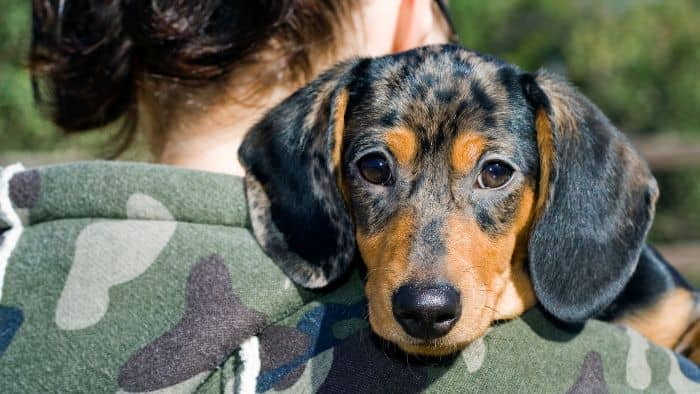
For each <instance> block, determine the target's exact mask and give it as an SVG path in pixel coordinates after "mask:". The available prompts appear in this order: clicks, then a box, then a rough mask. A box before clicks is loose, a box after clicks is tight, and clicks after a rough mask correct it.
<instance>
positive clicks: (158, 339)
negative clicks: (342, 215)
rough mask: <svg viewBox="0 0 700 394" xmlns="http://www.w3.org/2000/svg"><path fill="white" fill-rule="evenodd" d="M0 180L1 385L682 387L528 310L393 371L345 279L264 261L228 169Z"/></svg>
mask: <svg viewBox="0 0 700 394" xmlns="http://www.w3.org/2000/svg"><path fill="white" fill-rule="evenodd" d="M1 179H2V184H1V185H0V208H2V216H0V232H1V233H2V235H0V242H2V243H1V244H0V258H1V260H0V273H1V272H4V276H0V278H2V279H0V281H1V282H0V283H2V284H3V287H2V293H1V295H0V297H1V298H0V392H2V393H38V392H42V393H44V392H87V393H97V392H119V393H136V392H159V393H162V392H174V393H181V392H204V393H218V392H253V391H257V392H268V391H269V392H275V391H279V392H363V393H366V392H377V393H385V392H422V391H427V392H438V393H448V392H484V393H495V392H533V393H534V392H536V393H550V392H551V393H565V392H569V393H593V392H595V393H598V392H606V391H607V392H638V391H648V392H655V393H665V392H681V393H684V392H700V384H698V382H699V381H700V371H699V370H698V369H697V368H696V367H695V366H694V365H693V364H691V363H690V362H689V361H688V360H686V359H685V358H683V357H681V356H679V355H676V354H674V353H672V352H670V351H668V350H665V349H661V348H659V347H657V346H655V345H653V344H650V343H649V342H647V341H646V340H645V339H644V338H642V337H641V336H640V335H639V334H638V333H636V332H635V331H632V330H630V329H627V328H623V327H618V326H613V325H609V324H605V323H602V322H598V321H590V322H588V324H586V325H585V327H583V328H582V329H581V330H580V331H578V332H570V331H565V330H563V329H560V328H558V327H557V326H556V325H554V324H553V323H552V322H550V321H549V320H548V319H547V318H546V317H545V316H544V315H543V313H542V312H540V310H539V309H537V308H535V309H533V310H531V311H529V312H527V313H526V314H525V315H524V316H523V317H522V318H520V319H517V320H513V321H510V322H507V323H503V324H500V325H497V326H495V327H493V328H492V329H491V330H490V331H489V332H488V333H487V334H486V335H485V336H484V337H483V338H481V339H479V340H477V341H475V342H473V343H472V344H471V345H470V346H469V347H468V348H467V349H465V350H464V351H463V352H462V353H460V354H458V355H456V356H455V357H453V358H449V359H446V360H442V362H440V363H432V364H431V363H425V362H419V361H416V360H413V361H410V363H407V360H406V358H405V357H402V356H399V355H396V354H394V353H393V352H391V351H387V350H386V349H385V346H383V345H382V344H380V343H379V342H378V341H377V340H376V339H375V338H374V337H373V336H372V335H371V331H370V329H369V327H368V324H367V321H366V313H367V311H366V302H365V299H364V296H363V291H362V287H363V286H362V278H361V276H360V274H358V273H354V274H352V275H350V276H349V278H348V279H347V280H346V281H345V282H344V283H342V284H340V285H339V286H337V287H335V288H334V289H332V290H327V291H317V292H312V291H308V290H304V289H301V288H298V287H296V286H295V285H294V284H292V283H291V282H290V281H289V279H287V278H286V277H285V276H284V274H283V273H282V271H281V270H280V269H278V268H277V266H276V265H275V264H274V263H273V262H272V261H271V260H270V259H269V258H267V257H266V256H265V254H264V253H263V252H262V251H261V249H260V248H259V247H258V245H257V244H256V242H255V239H254V238H253V236H252V235H251V232H250V231H249V222H248V218H247V210H246V204H245V197H244V193H243V183H242V181H241V179H240V178H238V177H233V176H226V175H218V174H212V173H204V172H197V171H190V170H183V169H176V168H171V167H166V166H158V165H147V164H135V163H112V162H86V163H75V164H69V165H61V166H54V167H46V168H39V169H35V170H22V169H21V168H19V167H18V166H12V167H8V168H5V169H4V170H2V178H1ZM8 256H9V259H8Z"/></svg>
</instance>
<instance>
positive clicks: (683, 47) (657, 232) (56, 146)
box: [0, 0, 700, 241]
mask: <svg viewBox="0 0 700 394" xmlns="http://www.w3.org/2000/svg"><path fill="white" fill-rule="evenodd" d="M0 1H1V2H0V163H1V162H3V161H9V160H10V159H12V160H15V158H16V157H17V154H14V155H13V156H11V155H10V154H9V152H11V151H21V152H27V151H49V150H50V151H56V150H59V151H63V150H66V149H72V150H73V153H72V154H71V155H70V156H69V158H71V159H72V158H76V153H75V152H76V151H77V152H79V153H78V155H77V157H94V156H96V155H99V152H100V149H99V147H100V143H102V142H104V141H105V137H108V136H105V135H104V134H105V133H98V134H95V133H92V134H87V135H84V136H78V137H70V138H68V137H66V136H64V135H62V134H61V133H60V132H59V131H58V130H56V128H54V127H52V126H51V124H50V123H49V122H47V121H46V120H45V119H44V118H43V117H42V116H41V115H40V113H39V112H38V111H37V109H36V107H35V105H34V102H33V99H32V94H31V85H30V81H29V76H28V73H27V67H26V66H27V65H26V60H25V58H26V55H27V52H28V48H29V41H30V38H31V23H30V21H31V2H30V1H27V0H0ZM450 8H451V11H452V14H453V17H454V20H455V22H456V24H457V27H458V30H459V31H460V33H461V37H462V42H463V43H464V45H465V46H467V47H470V48H472V49H476V50H479V51H483V52H488V53H493V54H496V55H498V56H500V57H502V58H504V59H506V60H508V61H510V62H513V63H515V64H518V65H520V66H521V67H523V68H524V69H526V70H530V71H534V70H537V69H538V68H540V67H546V68H549V69H550V70H552V71H554V72H558V73H560V74H564V75H566V76H567V77H568V78H569V79H570V80H572V81H573V82H574V83H575V84H576V85H577V86H579V87H580V88H581V90H582V91H583V92H584V93H585V94H586V95H587V96H589V97H591V98H592V100H593V101H594V102H596V103H597V104H598V105H599V106H600V107H601V108H602V109H603V111H604V112H605V113H606V114H607V115H608V116H610V118H611V119H612V120H613V121H614V122H615V123H616V124H617V125H619V126H620V127H621V129H622V130H624V131H625V132H627V133H633V134H651V133H664V132H669V131H673V132H681V133H685V134H687V135H688V136H693V135H695V136H696V137H694V138H696V139H697V138H700V116H698V109H699V108H700V75H699V72H700V1H698V0H667V1H662V0H615V1H612V0H607V1H605V0H578V1H559V0H494V1H483V0H450ZM22 155H23V154H22V153H20V154H19V158H20V159H22V160H23V161H25V162H26V161H29V162H31V160H30V159H28V158H26V156H27V155H26V154H24V156H25V157H23V156H22ZM54 157H55V156H50V159H41V160H39V162H42V160H44V161H53V160H54V159H53V158H54ZM3 159H6V160H3ZM697 170H698V169H692V168H689V169H687V170H683V171H674V172H664V173H657V177H658V178H659V182H660V185H661V191H662V194H661V200H660V201H659V208H658V215H657V220H656V224H655V226H654V229H653V231H652V238H653V239H656V240H662V241H667V240H674V239H689V238H695V239H700V175H698V174H699V172H698V171H697Z"/></svg>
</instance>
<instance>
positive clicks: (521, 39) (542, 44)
mask: <svg viewBox="0 0 700 394" xmlns="http://www.w3.org/2000/svg"><path fill="white" fill-rule="evenodd" d="M451 8H452V12H453V15H454V18H455V22H456V24H457V25H458V30H459V31H460V33H461V37H462V42H463V43H464V45H465V46H467V47H470V48H472V49H475V50H479V51H483V52H489V53H493V54H496V55H499V56H501V57H503V58H505V59H506V60H508V61H510V62H512V63H515V64H518V65H520V66H521V67H523V68H524V69H526V70H529V71H535V70H537V69H538V68H540V67H546V68H548V69H550V70H552V71H555V72H558V73H560V74H564V75H566V77H567V78H569V79H570V80H571V81H573V82H574V83H575V84H576V85H577V86H578V87H580V88H581V90H582V91H583V92H585V93H586V95H587V96H589V97H590V98H591V99H592V100H593V101H594V102H595V103H597V104H598V105H599V106H600V107H601V108H602V109H603V110H604V112H605V113H606V114H607V115H608V116H609V117H610V118H611V119H612V120H613V121H614V123H615V124H617V125H618V126H620V127H621V128H622V129H623V130H624V131H625V132H628V133H654V132H664V131H671V130H672V131H681V132H688V133H697V134H700V116H698V114H697V111H698V108H700V78H698V71H700V2H699V1H697V0H667V1H662V0H616V1H610V0H580V1H558V0H497V1H480V0H453V1H452V2H451Z"/></svg>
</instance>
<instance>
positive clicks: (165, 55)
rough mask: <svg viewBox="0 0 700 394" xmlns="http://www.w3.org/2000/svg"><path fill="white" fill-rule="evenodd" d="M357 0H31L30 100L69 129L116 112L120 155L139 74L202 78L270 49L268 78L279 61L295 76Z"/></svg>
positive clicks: (100, 122)
mask: <svg viewBox="0 0 700 394" xmlns="http://www.w3.org/2000/svg"><path fill="white" fill-rule="evenodd" d="M358 1H359V0H199V1H189V0H149V1H142V0H33V16H32V44H31V51H30V55H29V63H30V67H31V72H32V83H33V87H34V97H35V100H36V101H37V103H38V104H39V106H40V107H41V108H42V109H44V111H45V112H46V113H47V115H48V116H49V117H50V118H51V119H52V120H53V122H54V123H55V124H57V125H58V126H59V127H61V128H62V129H63V130H65V131H66V132H69V133H70V132H80V131H83V130H89V129H94V128H97V127H101V126H105V125H107V124H110V123H112V122H114V121H116V120H119V119H124V125H123V127H122V128H121V132H120V133H119V135H118V140H119V142H118V143H117V144H116V145H117V147H116V148H115V152H114V153H115V154H116V153H120V152H122V151H123V150H124V149H125V148H127V147H128V145H129V144H130V143H131V141H132V139H133V136H134V133H135V125H136V115H137V111H136V108H137V102H136V101H137V100H136V98H137V97H136V96H137V88H138V87H139V83H141V81H143V79H144V77H152V78H158V79H161V80H162V79H165V80H168V81H172V82H174V83H177V84H196V85H207V84H210V83H212V82H216V81H219V80H221V79H222V78H224V77H225V76H227V75H229V74H230V73H231V72H232V71H234V70H236V69H237V67H239V66H241V65H243V64H257V63H262V62H263V61H262V60H261V59H259V58H256V54H257V53H261V52H262V51H264V50H266V49H272V51H271V53H272V54H273V55H272V57H273V59H267V60H274V62H275V65H276V67H275V70H274V76H272V75H273V72H272V71H273V70H271V72H270V76H269V78H279V72H280V68H279V64H280V61H281V62H282V64H283V65H284V67H283V68H282V70H284V72H285V73H286V75H284V76H285V78H288V79H290V80H304V78H308V77H310V73H311V72H312V66H313V62H312V58H313V56H312V52H311V48H314V49H315V50H317V49H320V50H329V49H333V45H335V43H336V39H337V38H338V32H339V30H340V27H341V26H342V25H343V21H344V20H346V19H349V18H348V17H347V16H348V14H349V12H350V10H351V9H352V8H353V7H354V4H355V3H357V2H358ZM269 63H272V62H269ZM260 77H261V78H264V74H261V76H260ZM256 82H260V83H259V84H258V85H265V86H267V84H269V83H271V82H272V81H265V80H262V81H260V80H258V81H256Z"/></svg>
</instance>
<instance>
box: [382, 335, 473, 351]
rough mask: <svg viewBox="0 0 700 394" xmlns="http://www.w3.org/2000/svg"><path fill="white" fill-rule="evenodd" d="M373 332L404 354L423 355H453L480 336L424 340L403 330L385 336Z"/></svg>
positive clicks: (448, 336)
mask: <svg viewBox="0 0 700 394" xmlns="http://www.w3.org/2000/svg"><path fill="white" fill-rule="evenodd" d="M375 334H377V335H378V336H379V337H381V338H382V339H383V340H385V341H387V342H390V343H392V344H394V345H396V346H397V347H398V348H399V349H400V350H401V351H402V352H404V353H406V354H409V355H414V356H424V357H444V356H450V355H453V354H455V353H458V352H460V351H462V350H463V349H464V348H465V347H467V346H469V344H470V343H472V342H473V341H474V340H476V339H477V338H479V337H480V336H481V335H474V336H473V337H470V338H467V339H462V338H460V339H455V338H450V337H451V335H447V336H445V337H442V338H436V339H430V340H424V339H418V338H414V337H411V336H408V335H407V334H406V333H404V332H401V333H400V334H399V333H395V332H394V333H393V334H394V335H386V336H385V335H381V334H380V333H378V332H377V331H375Z"/></svg>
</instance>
